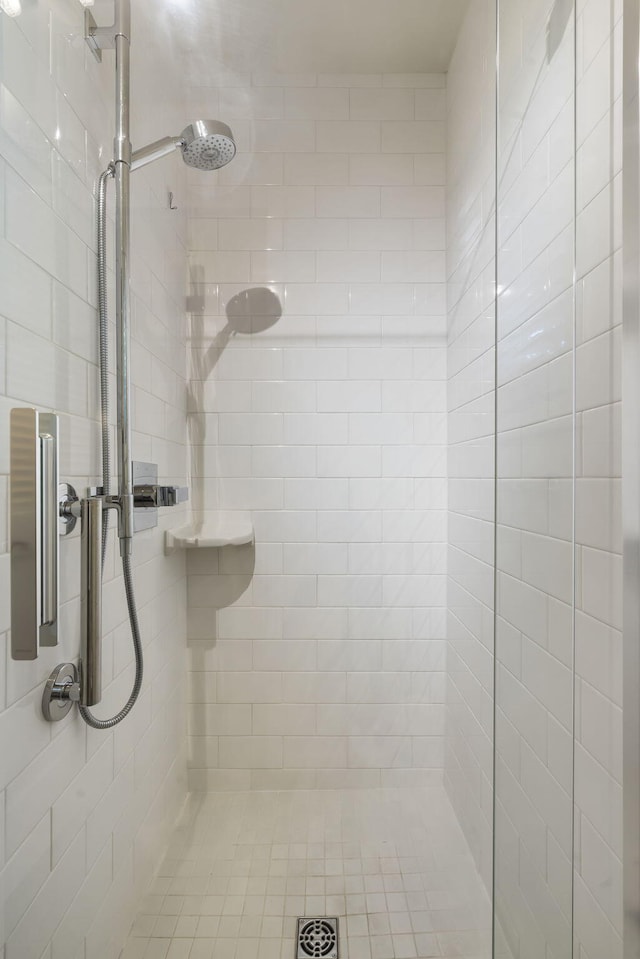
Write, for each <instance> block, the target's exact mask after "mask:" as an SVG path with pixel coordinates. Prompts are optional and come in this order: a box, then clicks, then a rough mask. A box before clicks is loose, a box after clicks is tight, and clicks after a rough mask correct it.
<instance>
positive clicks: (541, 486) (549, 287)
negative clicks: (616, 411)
mask: <svg viewBox="0 0 640 959" xmlns="http://www.w3.org/2000/svg"><path fill="white" fill-rule="evenodd" d="M498 11H499V12H498V33H499V42H498V138H497V153H498V169H497V178H498V184H497V211H498V215H497V254H498V255H497V293H498V309H497V361H496V367H497V368H496V375H497V411H496V420H497V426H496V429H497V487H496V497H497V503H496V513H497V543H496V579H497V582H496V587H497V594H496V664H495V668H496V700H495V834H494V843H495V877H494V883H495V955H496V956H497V957H500V959H541V957H551V956H553V959H569V957H571V955H572V862H573V744H574V705H573V700H574V695H573V656H574V653H573V647H574V643H573V635H574V623H573V620H574V613H573V608H574V579H575V574H574V555H573V500H574V373H573V358H574V332H573V331H574V313H575V311H574V262H575V255H574V246H575V243H574V236H575V198H574V197H575V122H574V100H575V98H574V90H575V25H574V15H575V14H574V4H573V2H570V0H556V3H555V4H551V3H550V2H549V0H501V2H500V3H499V7H498Z"/></svg>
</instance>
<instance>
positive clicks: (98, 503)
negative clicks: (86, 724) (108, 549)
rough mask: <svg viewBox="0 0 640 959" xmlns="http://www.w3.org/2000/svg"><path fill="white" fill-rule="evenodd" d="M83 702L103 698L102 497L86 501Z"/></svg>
mask: <svg viewBox="0 0 640 959" xmlns="http://www.w3.org/2000/svg"><path fill="white" fill-rule="evenodd" d="M81 589H82V595H81V607H82V613H81V618H82V637H81V647H80V702H81V704H82V705H83V706H95V705H96V704H97V703H99V702H100V700H101V699H102V500H101V499H100V498H99V497H89V498H88V499H84V500H83V501H82V586H81Z"/></svg>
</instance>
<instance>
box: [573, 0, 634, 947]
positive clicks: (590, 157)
mask: <svg viewBox="0 0 640 959" xmlns="http://www.w3.org/2000/svg"><path fill="white" fill-rule="evenodd" d="M577 17H578V18H577V24H576V27H577V36H578V37H579V38H580V39H581V44H580V55H579V57H578V59H577V63H576V283H577V285H576V356H575V363H576V487H575V513H576V525H575V549H576V597H575V606H576V609H575V634H576V640H575V650H576V654H575V699H576V730H575V733H576V743H575V808H574V814H575V823H576V828H575V864H574V870H575V872H574V938H575V955H576V956H578V955H579V956H582V955H588V956H606V957H607V959H620V957H621V956H622V656H621V653H622V635H621V628H622V528H621V527H622V522H621V521H622V503H621V489H620V487H621V473H622V471H621V448H622V443H621V421H622V417H621V354H622V343H621V332H622V329H621V315H620V314H621V296H620V291H621V288H622V280H621V277H622V263H621V260H622V250H621V243H622V237H621V220H622V216H621V214H622V193H621V179H622V169H621V168H622V149H621V146H622V144H621V141H622V123H621V115H622V62H621V61H622V58H621V49H622V45H621V42H620V41H621V33H622V5H621V4H619V3H617V2H615V0H598V3H597V4H594V3H593V2H592V3H586V4H583V5H581V6H580V7H579V9H578V14H577ZM630 30H631V28H630ZM636 62H637V54H636ZM636 136H637V133H636ZM636 215H637V214H636ZM631 376H632V377H633V378H637V367H636V368H634V369H633V371H632V373H631ZM626 383H627V385H628V383H629V379H627V380H626ZM629 403H630V404H632V403H633V400H629ZM630 408H631V407H630ZM631 482H632V481H631ZM634 496H635V492H634ZM630 582H631V583H633V586H632V587H631V589H632V590H634V589H636V590H637V586H636V584H635V582H634V580H633V576H632V577H631V580H630ZM627 948H629V946H627ZM628 954H629V955H632V954H633V951H629V953H628Z"/></svg>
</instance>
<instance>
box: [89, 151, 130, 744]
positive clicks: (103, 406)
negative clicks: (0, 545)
mask: <svg viewBox="0 0 640 959" xmlns="http://www.w3.org/2000/svg"><path fill="white" fill-rule="evenodd" d="M114 172H115V171H114V166H113V164H112V163H111V164H110V165H109V166H108V167H107V169H106V170H105V171H104V173H102V174H101V175H100V180H99V183H98V214H97V233H98V237H97V239H98V316H99V327H100V419H101V426H102V492H103V495H104V496H108V495H109V494H110V493H111V445H110V442H109V374H108V365H109V315H108V311H107V183H108V181H109V180H110V179H111V178H112V177H113V175H114ZM108 515H109V514H108V511H107V510H105V512H104V515H103V519H102V567H103V569H104V561H105V556H106V551H107V533H108V525H109V520H108ZM122 575H123V578H124V591H125V596H126V600H127V611H128V614H129V623H130V625H131V637H132V640H133V651H134V655H135V661H136V674H135V679H134V682H133V688H132V690H131V695H130V696H129V698H128V700H127V701H126V703H125V704H124V706H123V707H122V709H121V710H120V712H118V713H116V715H115V716H112V717H111V719H97V717H96V716H94V715H93V713H92V712H91V710H90V709H88V708H87V707H86V706H80V707H79V709H80V715H81V716H82V718H83V719H84V721H85V723H86V724H87V725H88V726H92V727H93V728H94V729H111V728H112V726H117V725H118V723H121V722H122V720H123V719H124V718H125V717H126V716H128V715H129V713H130V712H131V710H132V709H133V707H134V705H135V703H136V700H137V699H138V696H139V695H140V690H141V688H142V675H143V669H144V660H143V653H142V639H141V636H140V624H139V622H138V610H137V608H136V599H135V594H134V590H133V574H132V570H131V557H130V556H129V555H125V556H123V557H122Z"/></svg>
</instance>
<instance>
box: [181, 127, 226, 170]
mask: <svg viewBox="0 0 640 959" xmlns="http://www.w3.org/2000/svg"><path fill="white" fill-rule="evenodd" d="M180 138H181V140H182V143H181V144H180V149H181V150H182V159H183V160H184V162H185V163H186V164H187V166H190V167H194V168H195V169H196V170H219V169H220V167H223V166H226V164H227V163H229V161H230V160H233V158H234V156H235V155H236V145H235V143H234V140H233V134H232V132H231V130H230V129H229V127H228V126H227V124H226V123H221V122H220V121H219V120H196V121H195V122H194V123H190V124H189V126H188V127H186V128H185V129H184V130H183V131H182V133H181V134H180Z"/></svg>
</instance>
